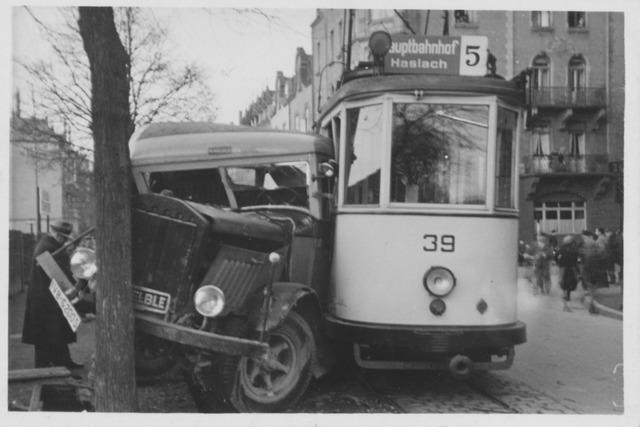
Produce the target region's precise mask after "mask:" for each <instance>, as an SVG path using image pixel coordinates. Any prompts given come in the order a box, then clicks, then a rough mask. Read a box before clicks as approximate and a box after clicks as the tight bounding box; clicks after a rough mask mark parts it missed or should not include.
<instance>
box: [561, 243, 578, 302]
mask: <svg viewBox="0 0 640 427" xmlns="http://www.w3.org/2000/svg"><path fill="white" fill-rule="evenodd" d="M578 256H579V251H578V244H577V243H576V242H575V240H574V239H573V237H572V236H566V237H565V238H564V239H562V244H561V245H560V249H559V250H558V257H557V262H558V267H560V268H561V269H562V276H561V279H560V287H561V288H562V290H563V291H564V299H565V301H569V300H570V299H571V292H573V291H575V290H576V287H577V286H578V275H577V272H578Z"/></svg>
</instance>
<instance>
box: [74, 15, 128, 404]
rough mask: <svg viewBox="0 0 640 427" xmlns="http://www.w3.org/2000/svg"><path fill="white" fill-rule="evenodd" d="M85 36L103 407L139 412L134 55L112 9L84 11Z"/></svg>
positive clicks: (98, 358)
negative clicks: (133, 237)
mask: <svg viewBox="0 0 640 427" xmlns="http://www.w3.org/2000/svg"><path fill="white" fill-rule="evenodd" d="M79 12H80V14H79V20H78V24H79V27H80V34H81V35H82V40H83V43H84V49H85V51H86V52H87V56H88V57H89V64H90V68H91V86H92V87H91V97H92V100H91V114H92V131H93V138H94V143H95V169H94V174H95V180H94V182H95V197H96V205H95V206H96V217H97V218H96V219H97V221H96V222H97V223H96V243H97V248H96V254H97V258H98V265H99V266H100V268H99V271H98V283H99V287H98V292H97V325H96V377H95V378H96V380H95V381H96V383H95V389H96V410H98V411H103V412H106V411H108V412H131V411H135V410H136V409H137V402H136V388H135V366H134V347H133V342H134V317H133V298H132V292H131V289H132V288H131V200H130V194H131V191H130V190H131V189H130V185H131V184H130V168H129V149H128V145H127V142H128V139H129V136H130V135H131V131H132V124H131V118H130V117H131V116H130V114H129V82H128V80H127V75H128V74H127V73H128V67H129V57H128V56H127V54H126V52H125V50H124V48H123V46H122V43H121V42H120V39H119V37H118V33H117V32H116V27H115V24H114V20H113V9H112V8H107V7H80V8H79Z"/></svg>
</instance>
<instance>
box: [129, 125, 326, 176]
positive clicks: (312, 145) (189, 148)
mask: <svg viewBox="0 0 640 427" xmlns="http://www.w3.org/2000/svg"><path fill="white" fill-rule="evenodd" d="M129 151H130V154H131V163H132V165H133V166H143V165H144V166H146V165H153V164H163V163H167V162H171V163H173V162H190V161H203V160H208V161H210V160H213V159H225V160H227V159H233V158H245V157H271V156H274V155H295V154H306V153H317V154H325V155H327V156H333V144H332V142H331V141H330V140H329V139H326V138H323V137H321V136H318V135H312V134H305V133H297V132H285V131H278V130H270V129H262V128H260V129H258V128H253V127H248V126H235V125H223V124H216V123H206V122H191V123H154V124H150V125H147V126H145V127H143V128H141V129H139V130H138V131H136V132H135V133H134V134H133V136H132V137H131V139H130V141H129Z"/></svg>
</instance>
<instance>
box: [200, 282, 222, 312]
mask: <svg viewBox="0 0 640 427" xmlns="http://www.w3.org/2000/svg"><path fill="white" fill-rule="evenodd" d="M193 304H194V305H195V307H196V311H197V312H198V313H200V314H201V315H203V316H205V317H216V316H217V315H218V314H220V313H221V312H222V310H223V309H224V292H222V290H221V289H220V288H218V287H215V286H213V285H207V286H203V287H201V288H199V289H198V290H197V291H196V293H195V294H194V295H193Z"/></svg>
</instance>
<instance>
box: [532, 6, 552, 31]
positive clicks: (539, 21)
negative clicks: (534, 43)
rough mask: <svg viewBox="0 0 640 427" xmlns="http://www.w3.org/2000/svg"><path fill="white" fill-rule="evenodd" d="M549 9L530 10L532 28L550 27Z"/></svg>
mask: <svg viewBox="0 0 640 427" xmlns="http://www.w3.org/2000/svg"><path fill="white" fill-rule="evenodd" d="M551 24H552V21H551V11H550V10H538V11H533V12H531V25H532V26H533V28H534V29H543V28H551Z"/></svg>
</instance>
